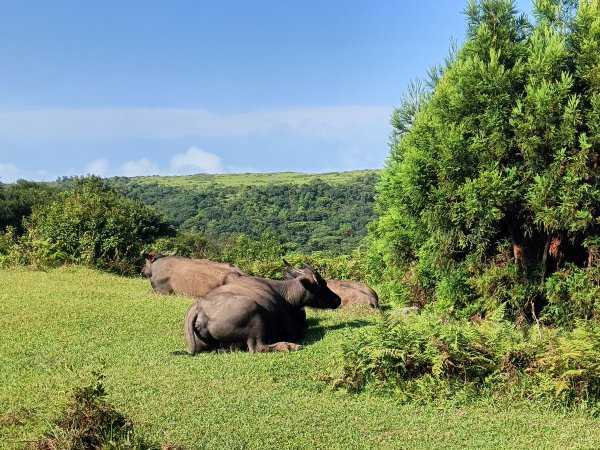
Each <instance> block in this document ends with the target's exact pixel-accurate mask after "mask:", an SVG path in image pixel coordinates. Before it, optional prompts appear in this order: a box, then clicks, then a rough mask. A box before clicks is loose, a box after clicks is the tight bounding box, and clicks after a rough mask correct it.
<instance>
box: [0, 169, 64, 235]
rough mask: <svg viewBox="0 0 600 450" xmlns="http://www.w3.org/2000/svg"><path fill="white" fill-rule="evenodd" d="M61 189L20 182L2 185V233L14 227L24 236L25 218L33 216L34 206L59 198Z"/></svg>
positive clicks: (45, 184)
mask: <svg viewBox="0 0 600 450" xmlns="http://www.w3.org/2000/svg"><path fill="white" fill-rule="evenodd" d="M58 192H59V189H58V188H57V187H56V186H52V185H50V184H48V183H35V182H32V181H26V180H19V181H17V182H16V183H14V184H2V183H0V231H4V230H5V229H6V227H12V228H13V229H14V230H15V231H16V233H17V234H22V233H23V231H24V229H23V223H22V221H23V218H24V217H27V216H28V215H29V214H31V210H32V208H33V206H34V205H36V204H40V203H48V202H50V201H52V199H53V198H56V197H57V196H58Z"/></svg>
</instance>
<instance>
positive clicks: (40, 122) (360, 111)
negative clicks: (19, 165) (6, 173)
mask: <svg viewBox="0 0 600 450" xmlns="http://www.w3.org/2000/svg"><path fill="white" fill-rule="evenodd" d="M391 112H392V107H391V106H390V107H380V106H340V107H335V106H333V107H313V108H289V109H280V110H270V111H251V112H244V113H229V114H220V113H216V112H211V111H206V110H201V109H169V108H104V109H85V108H84V109H67V108H65V109H43V110H35V111H0V139H2V140H5V141H17V142H24V141H29V142H40V141H46V140H59V141H81V140H84V141H85V140H95V141H103V140H118V139H177V138H182V137H189V136H198V137H224V136H228V137H232V136H244V135H252V134H257V135H268V134H280V133H292V134H297V135H300V136H303V137H309V138H314V139H340V138H343V137H346V138H349V139H351V138H352V136H356V135H357V134H365V133H366V134H373V133H377V134H380V133H384V134H385V135H386V136H387V134H388V132H389V131H388V128H389V117H390V114H391Z"/></svg>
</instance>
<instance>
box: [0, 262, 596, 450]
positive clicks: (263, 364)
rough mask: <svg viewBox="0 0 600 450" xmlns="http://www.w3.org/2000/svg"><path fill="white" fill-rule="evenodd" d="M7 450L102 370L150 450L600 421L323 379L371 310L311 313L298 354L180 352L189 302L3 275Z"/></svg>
mask: <svg viewBox="0 0 600 450" xmlns="http://www.w3.org/2000/svg"><path fill="white" fill-rule="evenodd" d="M0 286H1V287H2V288H1V290H0V424H1V423H2V420H1V419H2V417H5V416H6V414H7V413H10V412H14V411H18V410H19V409H21V408H27V409H32V410H33V411H34V412H33V414H32V415H31V417H28V418H27V419H26V420H24V423H23V424H21V425H10V424H4V425H0V447H1V448H9V449H10V448H20V447H22V446H23V445H24V442H25V441H28V440H31V439H35V438H36V437H38V436H39V435H40V434H41V433H42V432H43V431H44V430H45V429H47V421H49V420H52V419H53V418H55V417H57V416H58V415H59V414H60V411H61V408H62V407H63V406H64V405H65V403H66V402H67V400H68V397H69V394H70V392H71V391H72V389H73V387H74V386H76V385H82V384H84V383H85V382H86V380H88V377H89V374H90V372H91V371H92V370H94V369H99V368H102V369H103V372H104V373H105V374H106V376H107V379H106V387H107V391H108V394H109V396H108V399H109V401H111V402H112V403H113V404H114V405H115V406H116V407H117V408H118V409H119V410H120V411H122V412H123V413H125V414H126V415H127V416H129V417H130V418H132V419H133V420H134V422H135V424H136V426H137V429H138V431H139V433H140V434H141V435H142V436H143V437H144V438H145V439H147V440H149V441H153V442H175V443H179V444H183V445H185V446H186V447H187V448H207V449H220V448H223V449H234V448H240V449H242V448H243V449H252V448H273V449H287V448H310V449H314V448H321V449H338V448H339V449H346V448H347V449H355V448H390V449H392V448H394V449H397V448H411V449H415V448H600V433H598V430H599V428H600V421H599V420H597V419H593V418H590V417H589V416H586V415H584V414H582V413H578V412H575V411H572V412H569V413H560V412H557V411H555V410H552V409H548V408H545V407H543V406H540V404H538V403H532V404H528V403H520V404H508V403H503V404H497V405H494V404H491V403H487V404H477V405H467V406H460V407H459V406H448V407H440V406H437V407H436V406H434V405H429V406H419V405H416V404H409V405H402V404H400V403H399V402H398V401H397V400H396V399H395V398H394V397H393V396H392V395H390V394H382V393H379V394H378V393H373V392H368V393H362V394H350V393H346V392H344V391H336V390H334V389H332V388H331V387H330V385H329V384H327V383H326V382H325V381H323V375H324V374H327V373H330V372H331V370H332V367H334V366H335V363H336V360H335V358H337V357H338V356H337V355H339V348H340V346H341V345H342V343H343V342H344V339H345V337H346V336H347V335H348V334H349V333H353V332H356V331H357V329H358V328H360V327H362V326H369V324H370V323H371V322H372V319H373V315H372V314H373V313H371V312H367V311H362V310H350V311H341V310H340V311H326V312H313V311H310V312H309V320H310V328H309V333H308V335H307V338H306V340H305V342H304V343H305V344H306V347H305V349H304V350H302V351H300V352H296V353H289V354H248V353H245V352H234V353H221V354H218V353H210V354H201V355H199V356H196V357H193V358H190V357H184V356H173V355H171V352H173V351H177V350H183V349H184V342H183V329H182V321H183V316H184V313H185V310H186V308H187V306H188V304H189V303H190V302H191V299H189V298H185V297H175V296H159V295H156V294H153V293H151V292H150V289H149V287H150V286H149V283H148V282H147V281H145V280H142V279H127V278H119V277H116V276H112V275H107V274H103V273H99V272H95V271H91V270H86V269H81V268H63V269H59V270H54V271H50V272H47V273H46V272H34V271H28V270H25V269H10V270H2V271H0Z"/></svg>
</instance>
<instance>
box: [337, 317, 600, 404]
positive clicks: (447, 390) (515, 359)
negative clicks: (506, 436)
mask: <svg viewBox="0 0 600 450" xmlns="http://www.w3.org/2000/svg"><path fill="white" fill-rule="evenodd" d="M504 314H505V312H504V311H503V310H502V309H499V310H498V311H496V312H495V313H494V314H492V315H491V316H490V317H489V318H488V319H485V320H482V319H479V318H476V319H474V320H466V319H455V318H451V317H448V316H444V315H440V314H439V313H437V312H434V311H432V310H431V311H428V310H426V311H424V312H423V313H422V314H419V315H415V314H408V315H403V314H397V313H392V314H389V315H383V316H382V318H381V320H380V321H379V322H378V324H377V325H375V326H373V327H371V328H369V329H365V330H361V331H360V332H359V333H357V334H356V335H355V336H354V337H352V338H350V339H349V340H348V341H347V343H346V344H345V345H344V347H343V364H342V372H341V374H340V375H339V376H338V377H336V378H335V384H336V385H338V386H343V387H346V388H348V389H351V390H360V389H363V388H365V387H367V386H375V387H380V388H386V389H393V390H394V392H395V393H396V394H397V395H398V396H399V397H400V398H402V399H404V400H408V401H414V400H417V401H430V400H434V399H454V400H456V399H459V400H460V399H463V400H469V399H470V400H473V399H475V398H482V397H483V398H487V397H503V398H507V397H508V398H539V399H547V400H550V401H551V402H553V403H555V404H561V405H574V404H576V405H581V406H586V407H592V408H594V409H596V408H598V407H600V325H599V324H598V323H596V322H593V321H577V325H576V327H575V328H574V329H573V330H572V331H569V332H567V331H562V332H561V331H559V330H558V329H550V328H544V329H543V332H542V336H541V338H540V337H539V336H538V334H537V333H531V332H530V330H529V329H528V328H520V327H517V326H516V325H515V324H513V323H511V322H509V321H506V320H504V319H502V317H503V316H504Z"/></svg>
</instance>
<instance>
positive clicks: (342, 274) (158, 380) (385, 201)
mask: <svg viewBox="0 0 600 450" xmlns="http://www.w3.org/2000/svg"><path fill="white" fill-rule="evenodd" d="M534 11H535V15H534V21H533V22H532V23H530V22H529V19H528V18H527V17H525V16H522V15H520V14H519V13H518V12H517V11H516V9H515V7H514V3H513V2H511V1H509V0H481V1H470V2H469V3H468V6H467V9H466V17H467V40H466V42H465V44H464V45H463V47H462V48H460V49H454V50H453V51H452V53H451V55H450V56H449V57H448V58H447V60H446V61H445V63H444V64H443V65H442V66H440V67H438V68H436V69H434V70H433V71H432V72H431V74H430V75H431V76H430V79H429V81H428V82H427V83H426V84H419V83H415V84H413V85H412V86H411V88H410V89H409V92H408V94H407V96H406V98H405V100H404V102H403V104H402V105H401V106H400V107H399V108H398V109H397V110H396V112H395V113H394V115H393V117H392V125H393V131H392V146H391V154H390V157H389V159H388V162H387V166H386V168H385V170H384V171H383V173H382V174H380V173H378V172H375V171H364V172H355V173H345V174H344V173H336V174H323V175H303V174H295V173H283V174H266V175H262V174H261V175H259V174H243V175H220V176H214V175H194V176H186V177H138V178H114V179H110V180H100V179H98V178H96V177H89V178H84V179H69V178H65V179H62V180H59V181H58V182H57V183H54V184H52V185H47V184H35V183H28V182H19V183H17V184H15V185H0V225H1V226H2V227H3V228H5V227H6V228H5V229H6V232H5V233H4V234H1V235H0V267H4V266H10V265H14V264H24V265H31V266H34V267H41V268H44V269H46V268H48V267H51V266H55V265H59V264H62V263H71V264H72V263H76V264H83V265H87V266H89V267H95V268H100V269H104V270H109V271H117V272H121V273H132V272H134V271H135V270H136V269H137V268H138V267H139V264H140V262H141V261H140V253H139V252H140V251H141V250H150V249H151V250H154V251H160V252H164V253H177V254H179V255H184V256H189V257H196V258H208V259H214V260H218V261H228V262H232V263H235V264H238V265H239V266H240V267H241V268H242V269H243V270H244V271H246V272H247V273H248V274H250V275H258V276H266V277H271V278H275V277H279V276H280V274H281V269H282V268H283V261H282V256H285V257H286V258H287V259H288V260H289V261H290V262H291V263H292V264H295V265H299V264H300V263H301V262H309V263H311V264H312V265H314V266H315V267H317V268H318V269H319V270H320V271H321V272H322V274H323V275H324V276H325V277H329V278H350V279H355V280H364V281H367V282H369V283H371V284H374V287H375V288H376V289H377V290H378V291H379V294H380V297H381V304H382V305H384V311H383V312H382V313H381V314H377V313H376V314H372V313H371V312H365V311H363V312H360V311H359V310H350V311H335V312H318V313H317V312H310V313H309V323H310V328H309V330H308V331H309V332H308V336H307V338H306V340H305V342H304V343H305V344H308V345H307V349H305V350H304V351H302V352H299V353H297V354H290V355H248V354H245V353H237V352H236V353H230V354H207V355H200V356H198V357H197V358H177V357H175V356H173V355H170V354H169V352H170V351H172V350H173V349H175V350H176V349H179V348H180V347H181V334H182V333H181V329H180V328H181V320H182V317H183V311H184V310H185V307H186V306H187V304H188V303H189V299H184V298H177V297H168V298H164V297H163V298H159V297H158V296H155V295H153V294H150V293H148V292H147V290H146V289H147V286H148V285H147V283H146V284H142V282H140V281H139V280H138V281H136V280H127V279H118V278H114V277H110V276H108V275H101V274H99V273H97V272H93V271H86V270H83V269H79V268H71V269H69V268H65V269H62V270H60V271H54V272H50V273H36V272H27V271H25V270H22V269H10V270H7V271H4V272H0V278H2V277H3V278H4V279H3V280H0V281H2V282H6V283H8V284H7V286H9V287H8V288H7V289H6V291H5V292H6V293H5V292H1V293H0V300H1V302H0V307H1V308H4V310H0V312H2V313H3V314H0V317H4V319H1V318H0V320H4V322H5V323H4V324H2V323H1V322H0V324H2V325H5V327H4V328H0V338H2V340H0V345H1V347H0V364H4V366H2V367H7V370H6V375H5V373H4V372H3V376H5V377H6V383H3V384H0V406H3V407H5V408H9V409H11V410H12V409H15V410H18V408H25V410H26V411H30V410H32V405H36V404H38V403H39V404H40V405H42V406H44V407H47V408H48V414H49V412H52V411H54V412H56V410H57V408H58V406H59V404H60V403H61V402H63V401H64V397H65V395H64V392H65V391H66V386H67V385H69V383H72V382H74V381H76V378H77V377H78V376H79V375H80V374H82V373H84V372H89V371H90V370H92V369H97V368H98V366H103V370H105V371H106V374H107V376H108V378H107V383H108V386H107V388H108V389H109V392H111V394H110V395H111V400H112V401H113V402H114V403H115V404H116V405H117V407H118V409H119V410H123V411H124V412H125V413H126V415H127V417H133V419H134V420H135V421H136V423H140V424H141V429H142V430H143V432H145V433H147V434H148V436H149V437H150V440H151V442H164V441H167V440H169V441H174V442H181V443H184V444H185V445H188V446H191V447H214V446H215V445H216V446H220V447H228V448H231V447H233V448H235V447H236V446H238V447H241V448H246V447H260V446H264V447H267V448H269V447H275V446H277V448H282V447H283V448H285V447H286V446H288V447H296V446H297V447H324V448H325V447H327V448H329V447H334V448H335V447H336V446H338V447H340V448H354V447H390V448H396V447H398V446H399V445H402V446H409V447H422V446H436V445H440V444H441V443H442V442H443V443H444V446H445V447H459V446H460V447H463V446H464V445H465V442H466V441H465V440H468V442H469V444H471V445H473V446H483V447H485V446H488V447H491V446H498V445H500V446H509V445H510V446H514V445H517V446H527V445H528V444H531V439H534V440H535V443H536V446H541V447H548V446H553V445H556V446H561V445H560V444H559V443H561V442H562V443H563V444H567V445H569V446H573V445H575V446H590V447H594V446H598V444H599V442H596V441H595V440H594V439H596V435H593V436H592V437H589V436H585V435H581V434H579V435H578V434H572V431H571V430H579V428H578V426H579V425H575V424H577V423H585V424H591V425H592V426H593V425H596V426H597V421H596V422H594V421H592V419H590V418H589V413H592V414H597V413H598V411H600V325H599V321H600V300H599V299H600V171H599V170H598V166H599V164H600V75H599V74H600V4H599V3H598V2H597V1H595V0H589V1H588V0H582V1H580V2H579V4H578V5H577V4H576V2H574V1H572V0H536V1H535V2H534ZM380 175H381V178H380ZM375 184H377V185H378V195H377V202H376V209H377V212H378V216H379V217H378V218H376V217H375V216H376V214H375V212H374V209H373V208H374V204H375V195H374V186H375ZM59 191H62V192H59ZM161 214H162V215H161ZM372 220H374V222H372V225H371V226H370V232H369V234H368V236H367V235H366V233H367V224H368V223H369V222H370V221H372ZM175 228H176V229H177V230H178V232H177V233H174V229H175ZM365 236H366V239H364V238H365ZM11 277H12V278H11ZM11 283H12V284H11ZM0 284H2V283H0ZM144 286H145V288H143V287H144ZM32 289H33V293H32ZM27 295H28V296H29V297H26V296H27ZM25 298H27V303H26V301H25V300H24V299H25ZM31 302H34V303H33V304H34V305H35V308H33V309H35V313H33V312H30V311H31V310H29V309H27V308H23V305H24V304H32V303H31ZM408 304H413V305H418V306H420V307H421V308H422V312H421V313H420V314H418V315H413V314H409V315H404V313H403V312H402V310H400V309H398V308H395V307H398V306H404V305H408ZM99 305H102V306H104V307H105V308H101V307H100V308H99ZM19 307H20V308H21V309H18V308H19ZM394 308H395V309H394ZM39 311H45V313H44V314H41V315H40V314H39ZM7 318H8V319H7ZM32 327H34V328H35V330H36V335H35V339H32V338H31V334H30V333H31V329H32ZM28 333H29V334H28ZM82 336H86V339H82ZM65 348H67V349H69V351H70V352H72V354H65V352H64V349H65ZM124 355H127V357H124ZM174 379H176V380H177V382H176V383H175V382H173V380H174ZM53 390H56V391H57V394H56V395H54V396H53V395H52V392H53ZM157 393H158V394H157ZM11 396H14V397H15V400H14V401H13V400H11ZM490 399H494V400H502V401H503V406H502V407H501V408H502V409H503V410H506V411H509V413H508V415H506V416H503V415H502V414H499V410H498V408H496V407H490V406H485V402H487V401H490ZM525 400H535V401H536V403H535V404H536V405H544V408H552V409H550V410H548V411H545V412H539V411H534V409H535V407H534V406H523V403H522V402H523V401H525ZM537 401H539V403H537ZM510 402H516V406H507V405H509V403H510ZM424 403H426V404H429V406H427V407H422V406H418V405H421V404H424ZM473 403H477V407H474V406H473ZM102 405H104V403H102ZM223 405H230V406H231V408H230V409H228V408H224V407H223ZM290 405H292V407H290ZM432 405H445V406H448V405H453V406H454V407H455V408H456V410H457V411H459V418H457V419H456V420H454V419H451V418H448V417H447V418H445V420H446V424H447V425H449V426H450V427H452V426H456V427H457V428H456V429H455V430H453V432H451V433H449V434H448V435H444V439H443V440H442V438H441V437H440V434H439V430H438V431H437V432H434V433H431V432H429V433H425V434H423V433H421V432H420V430H417V432H414V427H415V424H416V423H417V424H420V425H421V426H423V424H425V425H424V426H425V428H426V429H428V430H430V431H431V430H434V429H435V428H434V426H433V425H430V424H435V423H436V421H437V419H438V418H437V417H436V414H435V412H433V413H432V412H431V411H435V410H433V409H432V408H434V406H432ZM573 406H575V407H577V408H581V409H584V410H585V411H586V416H582V417H579V418H578V419H577V421H572V417H574V416H572V414H574V413H573ZM428 408H429V409H428ZM557 408H565V409H564V411H571V412H569V413H566V414H567V415H566V416H564V417H563V419H564V420H562V421H561V418H560V416H559V415H558V413H557V412H556V411H558V409H557ZM48 414H47V413H46V412H44V413H39V412H38V413H32V414H31V416H32V417H31V418H30V419H29V420H27V421H26V425H24V427H23V428H18V426H17V427H12V428H9V431H8V433H9V435H10V436H13V437H14V436H19V437H20V436H31V434H32V433H33V432H36V433H38V432H39V431H40V429H41V428H42V425H41V424H42V423H43V421H44V420H45V419H47V418H48V417H49V416H48ZM524 414H527V415H528V416H529V417H524ZM460 415H463V416H464V417H463V418H464V422H463V418H461V417H460ZM406 416H410V417H406ZM412 416H416V417H418V418H419V421H417V422H415V421H413V420H412ZM482 417H483V419H482ZM508 417H510V418H511V420H513V421H512V422H510V423H506V420H507V418H508ZM532 417H533V419H532ZM586 417H587V418H586ZM520 419H523V421H522V422H519V420H520ZM453 420H454V421H453ZM515 420H516V421H517V422H515ZM532 420H533V421H534V422H535V421H536V420H537V421H540V423H543V424H544V426H542V427H538V428H537V429H536V430H535V433H537V434H535V435H534V436H532V433H534V431H532V427H531V426H530V423H531V421H532ZM469 421H470V422H472V423H470V424H469V427H466V426H465V425H464V423H468V422H469ZM349 423H350V424H351V426H348V424H349ZM473 423H474V424H476V425H475V426H476V427H477V426H479V427H480V430H481V432H482V434H481V435H477V433H475V434H474V433H473V432H474V429H473V428H472V427H473ZM483 423H486V424H487V423H492V424H497V425H495V426H497V427H499V428H494V425H492V430H496V431H494V433H493V436H494V438H493V439H492V440H490V439H489V437H488V436H486V435H485V431H486V430H488V431H489V430H490V428H489V427H488V428H486V427H487V426H488V425H481V424H483ZM165 424H172V425H176V426H173V427H170V428H169V430H170V431H169V432H168V433H167V434H168V435H167V436H163V435H162V434H161V433H163V432H164V429H165ZM298 424H302V425H307V426H298ZM549 424H550V425H549ZM552 424H560V425H559V426H560V429H561V430H563V431H564V434H561V435H560V436H558V435H557V434H556V425H552ZM2 426H3V425H2V421H1V420H0V427H2ZM403 426H405V427H408V431H406V430H405V429H403V428H402V427H403ZM428 427H429V428H428ZM544 427H546V428H544ZM224 429H226V432H225V431H223V430H224ZM325 429H327V430H328V431H331V430H335V431H333V432H332V433H325V432H324V430H325ZM374 429H375V430H377V433H371V434H369V433H367V431H370V430H374ZM231 430H234V431H233V432H231ZM282 430H283V431H282ZM498 430H500V431H498ZM544 430H548V432H547V433H546V431H544ZM0 431H3V430H2V429H1V428H0ZM127 432H128V431H127ZM282 433H283V434H282ZM461 433H462V434H461ZM282 436H283V437H282ZM457 436H458V438H457ZM282 439H283V444H282V443H281V440H282ZM494 439H497V440H498V441H495V440H494ZM561 439H562V440H561ZM473 440H475V441H476V442H473Z"/></svg>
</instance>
